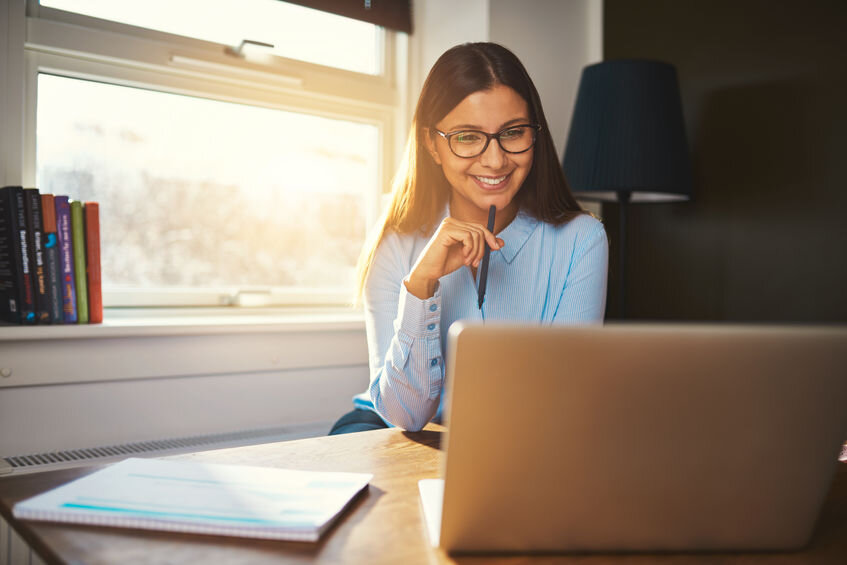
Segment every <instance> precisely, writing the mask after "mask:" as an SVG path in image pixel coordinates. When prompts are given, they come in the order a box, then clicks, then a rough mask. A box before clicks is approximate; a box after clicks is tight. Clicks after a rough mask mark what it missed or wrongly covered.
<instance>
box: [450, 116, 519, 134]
mask: <svg viewBox="0 0 847 565" xmlns="http://www.w3.org/2000/svg"><path fill="white" fill-rule="evenodd" d="M528 123H529V118H515V119H513V120H509V121H508V122H505V123H503V124H501V125H500V127H499V128H498V129H497V131H501V130H503V129H505V128H507V127H509V126H511V125H514V124H528ZM465 129H472V130H476V131H485V130H484V129H482V126H479V125H475V124H457V125H455V126H453V127H451V128H450V129H448V130H447V131H461V130H465Z"/></svg>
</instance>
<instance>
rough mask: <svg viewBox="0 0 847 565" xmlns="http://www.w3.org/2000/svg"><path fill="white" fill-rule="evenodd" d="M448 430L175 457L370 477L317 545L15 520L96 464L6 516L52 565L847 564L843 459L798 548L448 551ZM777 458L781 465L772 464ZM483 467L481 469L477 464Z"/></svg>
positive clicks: (51, 475)
mask: <svg viewBox="0 0 847 565" xmlns="http://www.w3.org/2000/svg"><path fill="white" fill-rule="evenodd" d="M442 434H443V428H441V427H439V426H429V427H428V428H427V429H426V430H424V431H422V432H417V433H408V432H402V431H399V430H377V431H370V432H362V433H358V434H348V435H343V436H332V437H323V438H314V439H305V440H298V441H289V442H282V443H274V444H264V445H256V446H249V447H238V448H232V449H222V450H216V451H208V452H202V453H195V454H190V455H180V456H174V457H171V459H182V460H186V459H187V460H195V461H204V462H214V463H230V464H245V465H259V466H271V467H284V468H290V469H307V470H326V471H350V472H365V473H373V474H374V478H373V481H371V485H370V488H369V490H368V492H366V493H365V494H364V496H361V497H359V498H358V499H357V500H356V501H355V502H354V504H353V505H352V507H351V508H349V509H348V511H347V512H346V513H345V514H344V515H343V516H342V517H341V519H340V520H339V522H338V523H337V524H336V525H335V526H333V527H332V529H330V530H329V531H328V532H327V533H326V534H325V535H324V536H323V537H322V538H321V540H320V541H319V542H317V543H299V542H280V541H269V540H254V539H241V538H231V537H217V536H205V535H194V534H172V533H163V532H153V531H145V530H128V529H118V528H102V527H91V526H71V525H65V524H49V523H46V522H32V521H18V520H15V519H13V518H12V516H11V507H12V505H13V504H14V503H15V502H17V501H18V500H22V499H24V498H28V497H30V496H33V495H35V494H38V493H41V492H44V491H46V490H48V489H50V488H53V487H55V486H58V485H60V484H62V483H65V482H67V481H69V480H71V479H74V478H76V477H79V476H82V475H85V474H87V473H89V472H91V471H92V470H93V469H94V468H86V469H67V470H59V471H52V472H45V473H38V474H31V475H20V476H10V477H6V478H2V479H0V512H2V514H3V516H4V518H5V519H6V520H7V521H8V522H9V523H10V524H12V526H13V527H14V528H15V529H16V530H17V531H18V533H19V534H20V535H21V537H23V538H24V539H25V540H26V541H27V542H28V543H29V544H30V546H32V548H33V549H34V550H35V551H36V552H37V553H38V554H39V555H40V556H41V558H42V559H44V561H45V562H46V563H67V564H74V565H77V564H82V563H85V564H91V565H95V564H106V563H108V564H118V563H119V564H130V563H155V564H160V563H162V564H163V563H168V564H195V563H203V564H251V565H252V564H262V563H274V564H280V563H356V564H359V563H361V564H368V565H370V564H378V563H392V564H394V563H396V564H402V565H406V564H410V565H412V564H417V563H422V564H439V563H458V564H462V563H479V564H482V563H485V564H489V563H492V564H500V563H503V564H521V563H533V564H535V563H562V564H569V563H579V564H587V565H601V564H627V565H636V564H637V565H641V564H648V563H660V564H669V563H673V564H705V563H710V564H711V563H718V564H753V563H755V564H767V565H788V564H799V563H803V564H810V565H811V564H814V565H818V564H821V565H827V564H830V563H831V564H833V565H835V564H840V565H844V564H847V464H845V463H840V464H839V465H838V471H837V476H836V480H835V482H834V484H833V487H832V490H831V492H830V494H829V497H828V499H827V501H826V504H825V506H824V508H823V511H822V514H821V517H820V520H819V523H818V526H817V529H816V531H815V535H814V537H813V539H812V543H811V544H810V546H809V547H808V548H806V550H804V551H802V552H796V553H746V554H725V553H713V554H662V555H644V554H640V555H639V554H635V555H571V556H567V555H542V556H460V557H452V556H447V555H445V554H444V552H443V551H441V550H438V549H433V548H431V547H430V546H429V542H428V540H427V535H426V531H425V528H424V524H423V519H422V512H421V509H420V503H419V496H418V488H417V482H418V480H419V479H423V478H432V477H437V476H439V472H440V465H441V461H442V453H441V451H439V445H440V439H441V435H442ZM774 464H778V462H775V463H774ZM481 472H482V470H481Z"/></svg>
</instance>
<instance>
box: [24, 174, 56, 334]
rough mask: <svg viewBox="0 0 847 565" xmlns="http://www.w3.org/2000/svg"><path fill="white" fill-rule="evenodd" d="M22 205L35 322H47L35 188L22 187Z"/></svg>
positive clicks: (42, 233)
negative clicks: (23, 208) (24, 214)
mask: <svg viewBox="0 0 847 565" xmlns="http://www.w3.org/2000/svg"><path fill="white" fill-rule="evenodd" d="M24 206H25V207H26V232H27V243H28V244H29V251H30V253H29V270H30V272H31V273H32V282H33V290H34V291H35V293H34V294H35V322H36V323H37V324H47V323H49V322H50V312H49V310H48V304H47V280H46V278H45V277H44V249H43V248H42V245H43V241H42V239H43V237H44V227H43V223H42V217H41V194H40V193H39V192H38V189H37V188H25V189H24Z"/></svg>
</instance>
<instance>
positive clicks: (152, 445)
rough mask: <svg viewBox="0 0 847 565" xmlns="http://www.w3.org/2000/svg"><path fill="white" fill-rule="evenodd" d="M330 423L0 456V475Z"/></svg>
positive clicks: (275, 435) (213, 445) (259, 438)
mask: <svg viewBox="0 0 847 565" xmlns="http://www.w3.org/2000/svg"><path fill="white" fill-rule="evenodd" d="M328 429H329V424H326V423H319V424H310V425H297V426H286V427H283V428H264V429H258V430H243V431H238V432H231V433H223V434H211V435H202V436H191V437H181V438H170V439H159V440H151V441H138V442H133V443H122V444H119V445H108V446H98V447H85V448H80V449H67V450H62V451H51V452H48V453H34V454H30V455H14V456H10V457H3V458H0V475H3V474H8V473H15V474H18V473H30V472H36V471H47V470H53V469H59V468H67V467H80V466H84V465H91V464H94V463H105V462H109V461H113V460H118V459H125V458H127V457H153V456H157V455H174V454H177V453H186V452H192V451H207V450H210V449H221V448H225V447H238V446H241V445H252V444H258V443H269V442H274V441H288V440H292V439H302V438H307V437H315V436H320V435H324V434H326V432H327V430H328Z"/></svg>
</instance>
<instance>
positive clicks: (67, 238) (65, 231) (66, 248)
mask: <svg viewBox="0 0 847 565" xmlns="http://www.w3.org/2000/svg"><path fill="white" fill-rule="evenodd" d="M55 201H56V227H57V230H58V231H57V233H58V235H59V259H60V261H61V265H62V270H61V280H62V313H63V316H64V320H65V323H66V324H75V323H76V322H77V310H76V277H75V276H74V248H73V236H72V231H71V206H70V203H69V202H68V197H67V196H57V197H56V198H55Z"/></svg>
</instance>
